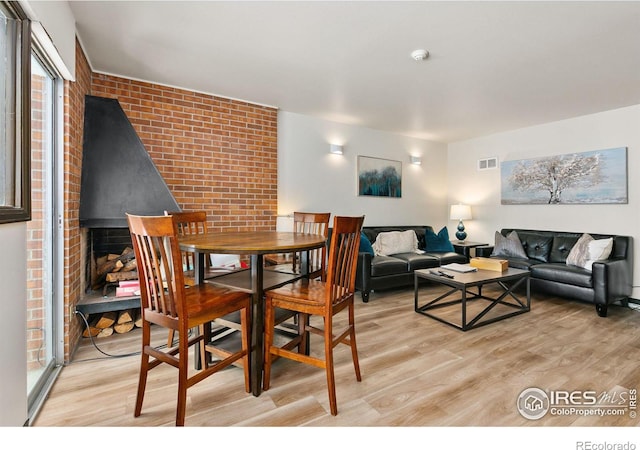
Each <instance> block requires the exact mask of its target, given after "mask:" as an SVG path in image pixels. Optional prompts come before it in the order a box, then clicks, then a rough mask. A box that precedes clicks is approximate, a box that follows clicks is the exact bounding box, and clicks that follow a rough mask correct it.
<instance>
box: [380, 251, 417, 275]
mask: <svg viewBox="0 0 640 450" xmlns="http://www.w3.org/2000/svg"><path fill="white" fill-rule="evenodd" d="M399 273H409V264H408V263H407V261H403V260H402V259H398V258H395V257H393V256H381V255H380V256H378V255H376V256H374V257H373V258H372V259H371V276H372V277H382V276H385V275H396V274H399Z"/></svg>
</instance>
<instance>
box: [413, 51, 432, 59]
mask: <svg viewBox="0 0 640 450" xmlns="http://www.w3.org/2000/svg"><path fill="white" fill-rule="evenodd" d="M411 57H412V58H413V59H415V60H416V61H422V60H424V59H427V58H428V57H429V52H428V51H426V50H424V49H418V50H414V51H412V52H411Z"/></svg>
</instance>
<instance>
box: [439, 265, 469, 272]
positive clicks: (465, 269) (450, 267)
mask: <svg viewBox="0 0 640 450" xmlns="http://www.w3.org/2000/svg"><path fill="white" fill-rule="evenodd" d="M440 268H441V269H447V270H453V271H454V272H461V273H466V272H477V271H478V269H477V268H475V267H471V266H470V265H469V264H459V263H451V264H445V265H444V266H440Z"/></svg>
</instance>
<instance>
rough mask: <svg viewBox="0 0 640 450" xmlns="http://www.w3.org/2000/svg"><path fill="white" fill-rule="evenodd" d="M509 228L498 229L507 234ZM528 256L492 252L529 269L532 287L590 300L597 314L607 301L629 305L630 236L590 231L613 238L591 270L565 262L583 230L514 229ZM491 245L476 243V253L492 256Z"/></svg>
mask: <svg viewBox="0 0 640 450" xmlns="http://www.w3.org/2000/svg"><path fill="white" fill-rule="evenodd" d="M513 230H514V229H512V228H504V229H502V230H500V234H502V235H503V236H507V235H509V233H511V231H513ZM515 231H516V233H517V234H518V237H519V239H520V242H521V243H522V246H523V248H524V250H525V252H526V254H527V258H526V259H523V258H512V257H504V256H495V258H498V259H506V260H508V261H509V267H514V268H517V269H524V270H529V271H530V272H531V278H530V280H531V289H532V291H535V290H538V291H540V292H544V293H548V294H552V295H557V296H560V297H566V298H570V299H575V300H580V301H586V302H591V303H594V304H595V307H596V311H597V313H598V315H599V316H600V317H606V315H607V308H608V305H610V304H612V303H614V302H620V303H621V304H622V305H624V306H626V305H628V299H629V296H630V295H631V291H632V286H633V238H632V237H631V236H618V235H605V234H594V233H588V234H590V235H591V236H592V237H593V238H594V239H607V238H613V249H612V250H611V255H610V256H609V259H607V260H605V261H598V262H594V263H593V266H592V270H587V269H584V268H582V267H577V266H572V265H567V264H566V261H567V256H568V255H569V252H570V251H571V249H572V248H573V246H574V244H575V243H576V242H577V241H578V239H579V238H580V237H581V236H582V234H583V233H576V232H562V231H544V230H525V229H515ZM493 249H494V246H483V247H476V256H482V257H491V253H492V251H493Z"/></svg>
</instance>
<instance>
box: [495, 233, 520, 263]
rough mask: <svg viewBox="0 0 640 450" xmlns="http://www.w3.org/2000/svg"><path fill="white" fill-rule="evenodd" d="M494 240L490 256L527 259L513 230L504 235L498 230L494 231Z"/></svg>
mask: <svg viewBox="0 0 640 450" xmlns="http://www.w3.org/2000/svg"><path fill="white" fill-rule="evenodd" d="M495 240H496V242H495V245H494V247H493V252H491V256H506V257H512V258H523V259H527V254H526V253H525V251H524V248H523V247H522V243H521V242H520V238H519V237H518V233H516V232H515V231H512V232H511V233H509V234H508V235H507V236H506V237H505V236H503V235H502V234H500V232H499V231H496V234H495Z"/></svg>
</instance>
